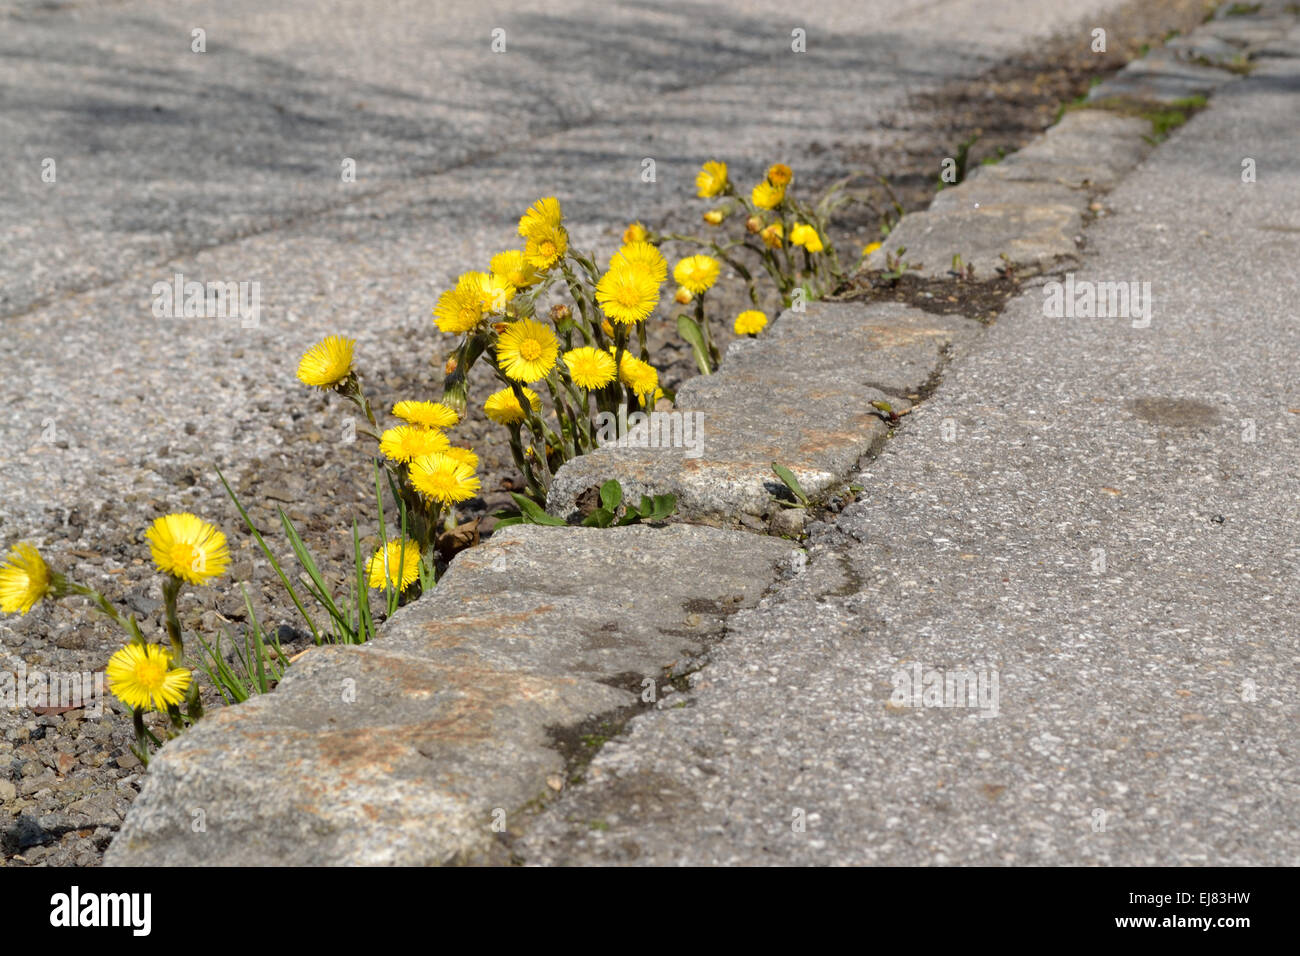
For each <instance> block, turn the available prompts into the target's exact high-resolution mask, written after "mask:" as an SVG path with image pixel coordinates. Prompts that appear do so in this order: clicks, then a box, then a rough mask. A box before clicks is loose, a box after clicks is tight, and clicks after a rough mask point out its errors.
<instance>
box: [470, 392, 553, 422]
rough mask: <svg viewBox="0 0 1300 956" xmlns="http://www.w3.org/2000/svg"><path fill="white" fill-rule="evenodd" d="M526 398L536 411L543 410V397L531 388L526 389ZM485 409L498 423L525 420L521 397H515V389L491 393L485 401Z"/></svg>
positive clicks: (489, 416) (488, 415)
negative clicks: (520, 402) (520, 401)
mask: <svg viewBox="0 0 1300 956" xmlns="http://www.w3.org/2000/svg"><path fill="white" fill-rule="evenodd" d="M524 398H526V399H528V404H529V405H531V406H532V409H533V411H534V412H540V411H541V410H542V399H541V397H540V396H538V394H537V393H536V392H534V391H533V390H532V389H531V388H526V389H524ZM483 411H484V412H486V413H487V417H488V418H490V419H491V420H492V421H494V422H496V423H497V424H498V425H517V424H518V423H519V422H522V421H523V420H524V410H523V407H522V406H521V405H520V404H519V399H517V398H515V393H514V390H513V389H509V388H503V389H501V391H499V392H493V393H492V394H491V395H489V396H488V399H487V401H486V402H484V403H483Z"/></svg>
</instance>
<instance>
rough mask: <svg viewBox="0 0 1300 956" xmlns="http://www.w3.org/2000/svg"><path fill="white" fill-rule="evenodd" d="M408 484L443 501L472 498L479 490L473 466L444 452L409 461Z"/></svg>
mask: <svg viewBox="0 0 1300 956" xmlns="http://www.w3.org/2000/svg"><path fill="white" fill-rule="evenodd" d="M411 484H412V485H414V486H415V490H416V491H418V492H420V494H422V495H424V496H425V497H426V498H430V499H432V500H434V501H436V502H438V503H439V504H443V505H450V504H455V503H456V502H458V501H465V500H467V499H469V498H473V497H474V496H475V495H476V494H478V490H479V480H478V478H477V477H476V476H475V475H474V469H473V468H471V467H469V465H466V464H465V463H464V462H460V461H457V460H456V459H455V458H452V457H450V456H448V455H426V456H425V457H423V458H417V459H415V461H413V462H411Z"/></svg>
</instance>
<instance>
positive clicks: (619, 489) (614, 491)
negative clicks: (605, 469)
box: [600, 478, 623, 512]
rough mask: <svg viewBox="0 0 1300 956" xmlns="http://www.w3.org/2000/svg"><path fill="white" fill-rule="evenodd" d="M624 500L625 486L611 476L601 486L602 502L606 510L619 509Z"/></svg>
mask: <svg viewBox="0 0 1300 956" xmlns="http://www.w3.org/2000/svg"><path fill="white" fill-rule="evenodd" d="M622 502H623V486H622V485H620V484H619V483H618V479H617V478H611V479H609V481H607V482H605V483H604V484H603V485H601V486H600V504H601V506H602V507H603V508H604V509H605V510H606V511H611V512H612V511H618V506H619V505H620V504H622Z"/></svg>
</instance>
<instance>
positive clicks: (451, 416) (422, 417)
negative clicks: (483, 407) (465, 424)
mask: <svg viewBox="0 0 1300 956" xmlns="http://www.w3.org/2000/svg"><path fill="white" fill-rule="evenodd" d="M393 414H394V415H395V416H396V417H398V418H400V419H401V420H402V421H404V422H407V423H408V424H411V425H423V426H424V427H425V428H451V427H452V426H453V425H455V424H456V423H457V422H458V421H460V416H459V415H457V414H456V411H455V409H451V408H448V407H447V406H446V405H444V404H442V402H412V401H406V402H398V403H397V404H396V405H394V406H393Z"/></svg>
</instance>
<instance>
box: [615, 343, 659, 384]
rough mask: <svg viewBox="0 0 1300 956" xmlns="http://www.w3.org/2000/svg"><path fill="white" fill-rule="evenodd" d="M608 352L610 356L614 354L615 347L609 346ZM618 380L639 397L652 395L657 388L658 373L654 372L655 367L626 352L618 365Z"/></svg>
mask: <svg viewBox="0 0 1300 956" xmlns="http://www.w3.org/2000/svg"><path fill="white" fill-rule="evenodd" d="M609 351H610V354H611V355H612V354H614V352H615V347H614V346H612V345H611V346H610V347H609ZM618 379H619V381H620V382H622V383H623V384H624V385H626V386H628V387H629V388H630V389H632V391H634V392H636V393H637V394H638V395H641V396H645V395H653V394H654V392H655V389H657V388H658V387H659V373H658V372H656V371H655V367H654V366H653V365H651V364H650V363H649V362H643V361H641V360H640V359H639V358H637V357H636V356H634V355H633V354H632V353H631V352H626V351H625V352H624V353H623V359H622V361H621V362H620V363H619V367H618Z"/></svg>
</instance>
